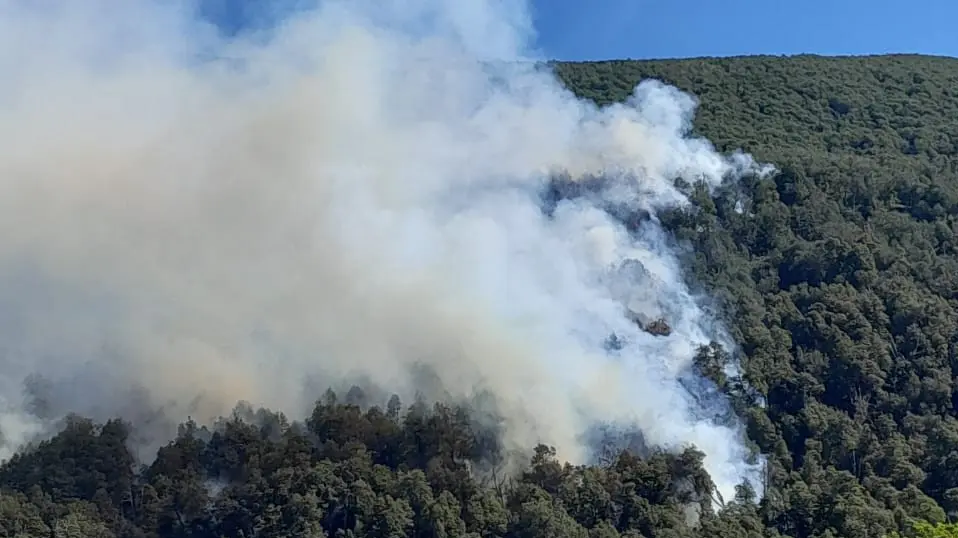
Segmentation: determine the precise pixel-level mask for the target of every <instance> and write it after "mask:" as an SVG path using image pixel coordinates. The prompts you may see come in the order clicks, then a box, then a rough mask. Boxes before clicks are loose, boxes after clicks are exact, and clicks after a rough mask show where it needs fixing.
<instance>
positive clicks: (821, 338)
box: [0, 56, 958, 538]
mask: <svg viewBox="0 0 958 538" xmlns="http://www.w3.org/2000/svg"><path fill="white" fill-rule="evenodd" d="M555 69H556V71H557V73H558V75H559V76H560V78H561V79H562V80H563V81H564V82H565V83H566V84H567V85H568V86H569V87H570V88H571V89H572V90H573V91H574V92H575V93H577V94H579V95H581V96H584V97H587V98H590V99H593V100H595V101H596V102H598V103H600V104H606V103H611V102H614V101H619V100H622V99H624V98H626V97H627V96H628V94H629V93H630V92H631V91H632V89H633V87H634V86H635V84H636V83H637V82H639V81H640V80H641V79H642V78H647V77H654V78H658V79H661V80H663V81H665V82H668V83H671V84H674V85H676V86H678V87H679V88H681V89H683V90H686V91H688V92H691V93H693V94H694V95H696V96H697V97H698V98H699V100H700V103H701V106H700V109H699V113H698V116H697V117H696V119H695V125H694V132H695V133H697V134H700V135H703V136H705V137H707V138H708V139H710V140H712V141H713V142H714V143H715V144H716V145H717V147H718V148H719V149H721V150H723V151H732V150H735V149H739V148H742V149H744V150H746V151H748V152H751V153H752V154H753V155H754V156H755V157H756V158H758V159H759V160H762V161H767V162H771V163H774V164H775V165H776V166H777V167H778V169H779V172H778V173H777V174H775V175H773V176H771V177H768V178H766V179H758V178H751V179H747V180H744V181H742V182H740V183H738V184H734V185H728V186H725V187H723V188H721V189H719V191H718V192H716V193H714V195H709V194H708V193H706V192H704V191H703V190H702V189H698V188H696V187H695V186H694V185H692V186H689V187H690V190H691V191H692V196H691V199H692V200H693V204H692V206H691V207H689V208H684V209H676V210H673V211H671V212H669V213H668V214H665V215H660V217H661V220H662V222H663V223H664V225H665V226H666V228H667V229H668V230H669V232H670V233H671V234H672V237H673V239H674V240H675V242H676V243H677V244H680V245H685V246H688V247H690V248H688V249H686V252H687V262H688V265H687V266H688V268H689V274H688V276H689V280H690V281H691V282H692V283H693V284H694V285H696V286H699V287H701V288H703V289H704V290H706V291H708V292H709V293H710V294H711V296H712V297H714V298H715V299H716V302H717V304H718V306H719V307H720V311H721V312H723V315H725V316H726V320H727V322H728V326H729V328H730V330H731V331H732V334H733V336H734V338H735V339H736V340H737V341H738V343H739V344H740V346H741V352H742V353H741V362H742V375H741V376H740V377H738V376H729V375H726V373H725V371H724V369H723V366H724V365H725V364H726V363H727V362H728V361H729V360H731V358H732V357H730V356H729V355H728V352H727V351H726V350H723V349H721V348H720V347H717V346H713V347H709V348H705V349H703V350H701V352H700V354H699V356H698V357H697V359H696V367H697V369H698V370H699V372H700V373H702V374H703V375H705V376H706V377H708V378H710V379H711V380H712V381H714V382H715V385H716V386H717V387H719V388H720V389H721V390H722V391H724V392H725V393H727V394H728V395H729V397H730V400H731V403H732V408H733V409H734V410H735V411H736V412H737V413H738V414H740V415H741V416H742V417H743V419H744V420H745V422H746V426H747V431H748V434H749V437H750V438H751V440H752V442H754V443H755V444H756V445H757V446H758V447H760V449H761V450H762V451H763V452H764V453H765V454H767V455H768V458H769V465H768V468H767V472H766V476H765V482H766V484H764V486H766V487H765V496H764V497H763V498H762V499H761V501H759V502H757V503H755V502H752V501H753V500H754V499H755V498H756V492H755V491H751V490H749V489H747V488H744V487H743V488H741V489H740V491H739V495H738V496H737V497H736V498H735V499H724V500H723V501H724V509H723V510H717V507H718V506H717V505H718V503H717V502H716V500H717V499H715V492H714V491H713V490H712V486H711V482H710V481H709V480H708V477H707V476H706V475H705V473H704V471H703V470H702V466H701V457H702V455H701V454H700V453H698V452H696V451H695V450H688V451H686V452H685V453H682V454H663V453H657V452H653V453H651V454H647V455H645V456H644V457H641V458H640V457H638V456H635V455H632V454H630V453H622V454H614V455H606V456H607V457H605V458H603V464H602V465H601V466H594V467H572V466H569V465H566V464H564V463H562V462H559V461H557V460H556V457H555V451H554V450H553V449H552V448H550V447H544V446H541V447H538V448H537V449H536V451H535V454H534V455H533V456H532V458H531V461H530V462H528V465H527V466H526V468H524V469H523V470H522V471H521V472H519V473H517V474H508V473H506V471H505V469H504V467H503V462H504V461H507V460H506V459H505V455H504V454H501V453H500V452H499V451H498V450H497V446H496V443H495V442H494V441H493V440H494V438H495V435H494V433H490V432H487V431H482V430H481V429H477V428H476V427H474V425H473V421H472V419H471V417H470V415H469V413H468V412H467V411H466V410H464V409H461V408H456V407H447V406H442V405H437V406H431V407H430V406H427V405H425V404H423V403H421V402H417V403H415V404H413V405H412V406H409V407H408V408H403V406H402V405H401V403H400V402H399V401H398V400H397V399H395V398H394V399H393V400H390V402H389V404H388V405H387V406H386V408H385V409H382V410H380V409H377V408H373V409H367V408H363V407H360V406H359V405H358V404H357V403H358V402H359V401H362V399H363V398H362V395H361V392H359V391H358V390H357V391H351V392H350V394H347V395H346V396H345V398H343V399H342V400H340V399H339V398H337V397H336V395H334V394H332V393H330V394H327V395H326V396H325V397H323V398H322V399H321V400H320V403H318V404H317V406H316V407H315V409H314V411H313V413H312V414H311V416H309V417H307V419H306V420H305V422H304V423H303V424H290V423H289V422H288V421H287V419H286V418H285V417H283V416H281V415H276V414H272V413H268V412H258V413H254V412H252V410H249V409H246V410H244V411H243V412H242V413H237V416H235V417H233V418H231V419H229V420H225V421H223V422H222V423H221V424H218V425H216V427H214V428H212V430H207V429H206V428H200V427H199V426H197V425H196V424H192V423H187V424H185V425H184V426H183V428H182V429H181V432H180V435H179V436H178V438H177V439H176V440H175V441H173V442H171V443H170V444H169V445H168V446H165V447H163V448H162V449H161V450H160V451H159V452H158V454H157V458H156V460H155V461H154V462H152V464H151V465H150V466H149V467H148V468H146V469H142V470H137V469H136V468H135V466H134V463H133V458H132V457H131V455H130V454H129V452H128V450H127V448H126V445H127V441H128V440H127V436H128V430H127V426H126V425H124V424H123V423H121V422H118V421H117V422H109V423H107V424H104V425H95V424H93V423H91V422H89V421H85V420H83V419H79V418H70V419H69V420H68V422H67V426H66V428H65V429H64V431H63V432H62V433H61V434H59V435H58V436H57V437H55V438H53V439H52V440H50V441H47V442H44V443H41V444H39V445H38V446H36V447H33V448H32V449H30V450H28V451H25V452H24V453H22V454H20V455H18V456H16V457H15V458H13V459H12V460H11V461H9V462H7V463H6V464H5V465H4V466H3V467H0V488H2V494H0V536H11V537H12V536H18V537H19V536H23V537H34V536H36V537H40V536H44V537H45V536H117V537H131V538H132V537H137V538H140V537H143V538H147V537H188V536H189V537H220V536H223V537H225V536H230V537H234V536H235V537H246V538H249V537H254V536H256V537H281V536H282V537H320V536H329V537H356V538H358V537H406V536H409V537H416V538H447V537H448V538H459V537H461V538H467V537H468V538H494V537H503V538H506V537H508V538H526V537H528V538H533V537H543V538H546V537H548V538H558V537H570V538H616V537H622V538H626V537H628V538H640V537H641V538H683V537H703V538H704V537H710V538H715V537H718V538H738V537H746V538H762V537H776V536H794V537H802V538H805V537H821V538H825V537H848V538H879V537H882V536H890V535H895V533H897V534H898V535H901V536H952V535H954V534H955V533H954V526H950V525H946V524H945V523H947V522H948V521H950V520H953V519H955V518H956V517H958V410H956V403H958V240H956V239H955V231H956V229H958V60H951V59H946V58H931V57H920V56H885V57H871V58H820V57H793V58H773V57H752V58H732V59H700V60H683V61H655V62H601V63H578V64H557V65H556V66H555ZM559 194H561V193H559ZM557 195H558V194H557ZM763 402H764V405H763ZM916 521H918V522H919V523H917V524H916V523H915V522H916ZM920 522H928V523H927V524H925V523H920ZM939 524H940V525H939ZM936 525H937V526H936Z"/></svg>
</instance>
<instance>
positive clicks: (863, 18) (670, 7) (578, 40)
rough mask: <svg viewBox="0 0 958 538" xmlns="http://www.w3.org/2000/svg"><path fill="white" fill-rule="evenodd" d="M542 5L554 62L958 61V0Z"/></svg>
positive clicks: (558, 0)
mask: <svg viewBox="0 0 958 538" xmlns="http://www.w3.org/2000/svg"><path fill="white" fill-rule="evenodd" d="M449 1H455V0H449ZM199 2H200V4H201V5H203V6H205V11H206V12H207V15H209V16H210V17H211V18H213V19H216V20H217V21H218V22H219V23H220V24H221V26H225V27H227V29H238V28H240V27H242V26H243V25H244V22H248V21H250V20H252V19H259V21H260V23H263V22H266V23H267V24H268V23H269V22H275V20H276V19H277V18H281V16H279V17H277V16H276V13H275V12H276V11H277V10H279V11H284V8H288V7H289V6H293V5H300V6H302V5H304V4H314V3H315V2H316V0H271V1H267V0H199ZM532 2H533V15H534V18H535V24H536V30H537V32H538V41H537V46H538V49H539V50H540V51H541V53H542V54H543V55H544V56H546V57H548V58H550V59H560V60H596V59H613V58H674V57H690V56H734V55H745V54H801V53H813V54H828V55H835V54H883V53H889V52H904V53H912V52H915V53H923V54H936V55H946V56H958V27H956V26H958V24H956V23H958V0H912V1H911V2H907V3H906V2H903V1H893V0H869V1H865V0H799V1H790V2H785V1H783V0H532ZM906 5H907V6H908V7H906ZM266 6H269V7H266ZM268 12H273V13H272V14H270V13H268ZM264 16H265V20H264Z"/></svg>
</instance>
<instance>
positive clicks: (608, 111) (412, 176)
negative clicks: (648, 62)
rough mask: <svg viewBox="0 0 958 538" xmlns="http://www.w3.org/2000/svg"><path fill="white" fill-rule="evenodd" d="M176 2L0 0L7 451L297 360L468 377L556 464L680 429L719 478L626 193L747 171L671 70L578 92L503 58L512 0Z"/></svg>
mask: <svg viewBox="0 0 958 538" xmlns="http://www.w3.org/2000/svg"><path fill="white" fill-rule="evenodd" d="M193 8H194V6H191V5H189V4H187V3H185V2H178V1H173V0H164V1H161V0H150V1H147V0H139V1H132V2H110V1H107V0H84V1H82V2H75V1H72V0H44V1H37V2H27V1H18V0H0V45H2V46H0V346H2V349H0V351H2V355H0V402H2V408H3V414H2V417H0V430H2V433H3V436H4V440H5V447H6V448H7V450H8V452H7V454H9V450H11V449H14V448H15V447H16V446H18V444H19V443H21V442H23V441H24V440H27V439H29V438H30V437H31V436H32V435H34V434H35V433H37V432H39V431H41V430H42V429H43V427H44V421H43V417H50V416H57V415H58V414H62V413H66V412H71V411H72V412H77V413H81V414H86V415H91V416H94V417H110V416H114V415H120V416H124V417H125V418H129V419H137V418H138V417H131V416H129V415H130V413H135V412H138V411H136V410H144V409H153V410H156V409H161V408H162V409H163V412H164V413H165V414H167V415H168V416H171V417H175V418H176V420H182V419H183V418H185V416H186V415H187V414H191V415H192V416H193V417H194V418H196V419H197V420H200V421H203V420H210V419H212V418H214V417H216V416H219V415H222V414H226V413H228V412H229V411H230V409H231V408H232V407H233V406H234V405H235V404H236V402H237V401H238V400H245V401H249V402H251V403H252V404H254V405H263V406H266V407H269V408H272V409H277V410H283V411H287V412H290V413H291V414H293V413H300V412H305V411H306V410H307V409H308V408H309V406H310V404H311V402H312V401H314V400H315V399H316V397H317V396H318V395H317V394H316V393H315V392H312V391H310V390H308V387H309V386H310V380H311V379H316V378H317V376H319V378H320V379H326V380H330V379H344V378H347V377H349V376H364V377H365V378H368V379H371V380H372V381H374V382H375V383H377V384H380V385H381V386H384V387H389V388H391V389H394V390H396V391H397V392H400V393H401V394H412V393H413V391H414V390H415V389H416V387H415V386H413V385H414V381H413V378H412V377H411V374H410V370H411V368H413V367H415V366H417V365H426V366H428V367H429V368H430V369H431V370H433V371H434V372H435V373H436V374H437V375H438V376H439V378H440V379H441V381H442V384H443V388H444V389H445V390H446V391H448V392H449V393H451V394H453V395H455V396H457V397H463V398H468V397H469V396H470V395H473V394H475V393H477V392H479V391H490V392H492V393H493V394H494V395H495V396H496V398H497V401H498V405H499V406H500V410H501V411H503V412H504V413H505V416H506V419H507V423H506V438H507V440H508V441H509V442H510V443H514V444H515V445H517V446H531V445H532V444H533V443H536V442H539V441H542V442H547V443H550V444H553V445H555V446H556V447H557V448H558V450H559V451H560V456H562V457H565V458H568V459H571V460H573V461H582V460H583V458H585V457H587V447H585V446H584V441H582V437H581V434H582V433H583V432H584V431H585V430H587V429H588V427H589V426H590V425H591V424H592V423H594V422H595V421H602V422H614V423H618V424H625V425H636V426H638V427H639V428H640V429H641V431H642V432H643V435H644V437H645V439H646V440H647V441H648V442H649V443H651V444H655V445H660V446H663V447H668V448H678V447H682V446H686V445H689V444H694V445H696V446H697V447H698V448H699V449H700V450H702V451H703V452H704V453H705V454H706V460H705V466H706V469H707V470H708V471H709V472H710V474H711V475H712V478H713V480H714V481H715V482H716V484H717V486H718V487H719V491H720V493H721V494H722V495H723V496H725V498H730V497H731V496H732V495H733V489H734V486H735V485H736V484H737V483H739V482H741V481H742V480H743V479H746V478H750V477H752V476H753V473H754V472H755V468H754V466H752V465H750V464H748V463H746V456H747V451H746V449H745V448H744V444H743V441H742V439H741V438H740V434H739V432H738V431H736V430H735V429H734V428H731V427H727V426H722V425H717V424H714V423H712V422H710V421H708V420H704V419H701V418H700V416H701V413H700V412H699V411H701V410H697V409H696V405H698V404H696V402H695V400H694V398H692V397H691V396H690V395H689V393H688V392H687V391H685V390H684V389H683V388H682V386H681V384H680V382H679V377H680V376H681V375H683V372H686V371H687V370H688V367H689V365H690V362H691V359H692V357H693V355H694V353H695V350H696V348H697V346H698V345H700V344H705V343H707V342H709V341H710V340H713V339H719V340H721V341H727V339H725V337H724V335H723V334H721V333H720V332H718V333H717V332H716V330H715V329H714V328H715V327H716V326H717V324H716V322H715V320H714V319H710V318H709V317H708V316H707V315H706V314H705V311H704V310H702V309H700V308H699V307H698V306H697V304H696V302H695V301H694V300H693V297H692V296H691V294H690V293H689V291H688V289H687V287H686V285H685V283H684V281H683V275H682V271H681V267H680V266H679V265H678V261H677V258H676V257H675V256H674V255H673V254H672V253H671V252H670V250H669V247H668V245H667V242H666V241H665V239H664V237H665V236H664V234H663V233H662V231H661V230H660V229H658V227H657V225H656V221H655V219H654V215H655V214H656V212H657V211H660V210H661V209H662V208H665V207H670V206H673V205H675V204H681V203H684V201H685V198H684V197H683V195H682V194H681V193H680V192H679V191H678V190H677V189H676V188H675V187H674V186H673V180H674V179H675V178H676V177H680V176H681V177H684V178H687V179H690V180H694V179H701V180H704V181H705V182H707V183H708V184H710V185H713V186H714V185H718V184H719V183H721V182H722V181H723V180H726V179H729V178H734V177H735V176H736V175H740V174H743V173H749V172H750V171H754V170H755V169H756V166H755V165H753V164H752V161H751V159H749V158H748V157H747V156H744V155H733V156H723V155H720V154H718V153H716V152H715V151H714V150H713V148H712V146H711V145H710V144H708V143H707V142H706V141H703V140H699V139H695V138H690V137H689V136H688V131H689V128H690V122H691V118H692V114H693V111H694V106H695V102H694V100H693V99H692V98H691V97H689V96H687V95H684V94H683V93H681V92H679V91H677V90H675V89H673V88H670V87H667V86H665V85H662V84H660V83H656V82H644V83H642V84H640V85H639V86H638V87H637V88H636V91H635V94H634V96H633V98H632V99H631V101H630V102H629V103H627V104H624V105H617V106H613V107H609V108H604V109H599V108H596V107H594V106H592V105H591V104H589V103H586V102H583V101H580V100H577V99H576V98H574V96H573V95H571V94H570V93H569V92H567V91H566V90H565V89H563V88H562V86H561V85H560V84H559V83H558V82H557V81H556V80H555V79H554V77H553V76H552V75H551V74H550V73H549V72H547V71H546V70H545V69H543V68H542V67H541V66H538V65H537V64H536V63H533V62H529V61H527V60H529V59H535V55H534V54H531V53H530V52H529V50H528V48H527V47H528V43H529V38H530V36H531V25H530V23H529V17H528V14H527V12H526V9H525V7H524V6H522V5H521V4H520V3H519V2H513V3H507V2H500V1H496V0H455V1H452V0H448V1H447V0H388V1H373V0H349V1H335V0H329V1H326V2H323V3H321V5H319V6H317V7H316V8H315V9H311V10H307V11H303V12H301V13H297V14H296V15H295V16H293V17H291V18H288V19H286V20H284V21H282V23H281V24H278V25H277V26H275V27H273V28H271V29H269V31H268V33H253V34H249V35H241V36H238V37H232V38H228V37H223V36H221V35H220V34H218V33H217V32H216V31H215V29H214V28H213V27H212V26H210V25H208V24H206V23H204V22H202V21H201V20H200V19H198V18H197V17H196V16H195V10H194V9H193ZM550 174H564V175H566V176H568V177H570V178H571V179H572V180H574V181H575V180H578V179H580V178H584V177H587V176H606V177H612V178H618V181H616V182H614V188H609V189H606V190H604V191H601V194H602V196H603V199H602V200H601V202H602V203H608V202H615V203H617V204H619V205H623V204H624V205H626V206H628V207H630V208H632V209H634V210H636V211H639V210H643V211H646V212H648V213H650V214H651V215H652V216H653V218H652V219H651V220H650V221H649V222H647V223H646V225H644V226H643V227H642V228H641V229H640V231H639V232H638V233H634V234H633V233H630V232H629V231H628V230H627V229H626V228H625V227H624V226H623V225H622V224H621V223H620V222H619V221H617V220H615V219H613V218H612V217H610V215H609V214H608V213H607V212H606V211H604V210H603V209H602V207H601V204H600V203H597V202H595V197H593V198H588V197H581V198H577V199H574V200H566V201H561V202H560V203H559V204H558V205H557V206H556V207H555V208H554V211H551V212H544V211H543V210H542V205H543V204H542V196H541V192H542V191H543V187H544V185H545V184H546V179H547V178H548V177H549V175H550ZM636 262H638V264H639V266H640V267H641V268H643V269H642V270H641V271H638V272H636V271H632V272H628V271H623V270H622V267H623V265H625V266H628V265H629V264H631V265H636ZM626 307H627V308H628V309H631V311H632V312H633V313H634V314H627V308H626ZM634 315H640V316H646V317H648V318H658V317H665V318H666V319H667V320H668V323H669V325H670V326H671V328H672V332H671V334H669V335H668V336H654V335H651V334H648V333H646V332H644V331H642V330H640V329H639V327H637V325H636V324H635V322H634V321H633V320H632V319H631V318H632V317H634ZM613 333H614V334H615V335H616V336H617V337H618V338H619V339H620V342H621V346H622V348H621V349H619V350H618V351H617V352H615V353H611V352H610V351H609V350H608V348H607V345H606V343H607V339H608V337H609V335H610V334H613ZM729 345H730V344H729ZM25 379H29V380H30V382H29V383H27V384H26V385H25V384H24V380H25ZM25 386H29V387H33V388H31V389H30V390H29V391H28V390H27V389H26V388H25ZM36 386H42V387H43V390H42V391H41V392H42V394H43V395H44V396H43V402H42V407H43V410H42V412H41V411H38V410H37V408H36V404H35V402H34V403H31V399H30V397H29V394H28V392H29V393H36V392H37V391H38V390H39V389H37V388H36ZM139 418H140V419H142V420H144V421H145V420H148V418H149V417H139Z"/></svg>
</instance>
